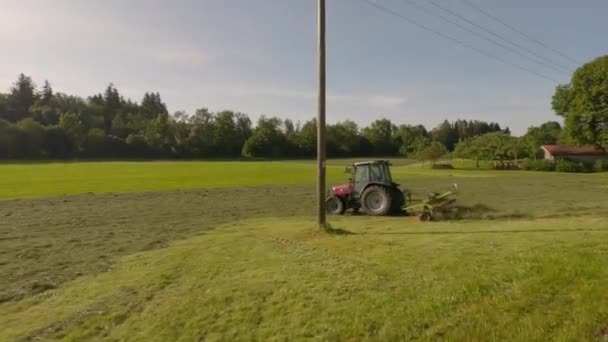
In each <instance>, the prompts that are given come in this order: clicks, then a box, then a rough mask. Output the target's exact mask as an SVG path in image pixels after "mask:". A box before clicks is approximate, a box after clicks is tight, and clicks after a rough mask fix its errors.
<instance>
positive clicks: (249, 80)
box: [0, 0, 608, 133]
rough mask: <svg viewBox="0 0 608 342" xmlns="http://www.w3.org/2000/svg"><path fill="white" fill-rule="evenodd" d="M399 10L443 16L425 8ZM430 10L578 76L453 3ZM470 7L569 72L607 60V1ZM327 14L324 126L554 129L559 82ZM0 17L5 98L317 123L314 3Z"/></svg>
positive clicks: (390, 21)
mask: <svg viewBox="0 0 608 342" xmlns="http://www.w3.org/2000/svg"><path fill="white" fill-rule="evenodd" d="M370 1H372V0H370ZM409 1H413V2H415V3H418V4H421V5H423V6H427V8H428V9H429V10H428V11H431V12H433V13H440V10H439V9H438V8H437V7H435V6H433V5H432V4H430V3H429V2H428V0H409ZM433 1H435V2H436V3H437V4H439V5H441V6H444V7H445V8H448V9H450V10H452V11H454V12H457V13H459V14H460V15H462V16H463V17H465V18H467V19H469V20H471V21H473V22H475V23H477V24H479V25H482V26H484V27H487V28H489V29H491V30H493V31H495V32H496V33H498V34H500V35H504V36H507V37H509V39H511V40H512V41H515V42H516V43H518V44H521V45H525V46H526V47H527V48H528V49H530V50H531V51H533V52H535V53H537V54H539V55H542V56H545V57H547V58H550V59H552V60H554V61H558V62H559V63H560V64H567V65H568V66H570V67H576V65H574V63H572V62H571V61H569V60H567V59H563V58H561V57H560V56H559V55H556V54H554V53H552V52H551V51H549V50H546V49H543V48H542V47H540V46H539V45H536V44H534V43H531V42H530V41H527V40H525V39H523V38H522V37H521V36H518V35H517V34H516V33H515V32H513V31H509V30H508V29H507V28H505V27H504V26H501V25H500V24H499V23H497V22H495V21H492V20H490V19H488V18H487V17H485V16H483V15H482V14H481V13H479V12H476V11H475V10H474V9H473V8H472V7H470V6H468V5H467V4H466V3H465V2H463V1H462V0H433ZM470 1H472V2H473V3H475V4H477V5H479V6H480V7H482V8H483V9H485V10H486V11H488V12H490V13H491V14H493V15H495V16H497V17H499V18H500V19H502V20H504V21H505V22H507V23H509V24H511V25H513V26H515V27H517V28H518V29H520V30H522V31H524V32H526V33H528V34H530V35H532V36H534V37H535V38H538V39H539V40H541V41H542V42H544V43H546V44H548V45H550V46H551V47H553V48H555V49H557V50H559V51H561V52H564V53H566V54H567V55H569V56H571V57H572V58H574V59H576V60H578V61H581V62H584V61H588V60H590V59H592V58H594V57H597V56H599V55H602V54H606V53H608V45H607V44H606V35H607V34H608V20H606V13H608V1H606V0H580V1H574V0H509V1H506V0H483V1H482V0H470ZM375 2H376V3H377V4H379V5H381V6H385V7H387V8H390V9H392V10H394V11H396V12H399V13H402V14H403V15H405V16H407V17H409V18H412V19H414V20H416V21H418V22H420V23H422V24H424V25H427V26H429V27H432V28H433V29H435V30H437V31H439V32H442V33H445V34H449V35H451V36H453V37H455V38H457V39H459V40H462V41H464V42H466V43H467V44H471V45H473V46H475V47H477V48H479V49H483V50H484V51H487V52H489V53H492V54H495V55H498V56H500V57H501V58H503V59H505V60H507V61H509V62H511V63H516V64H519V65H521V66H523V67H525V68H529V69H531V70H534V71H535V72H539V73H542V74H544V75H546V76H548V77H550V78H553V79H555V80H557V81H559V82H560V83H565V82H567V81H568V80H569V77H570V75H568V74H562V73H559V72H557V71H555V70H552V69H549V68H546V67H544V66H542V65H539V64H535V63H533V62H532V61H530V60H528V59H525V58H523V57H522V56H520V55H518V54H514V53H511V52H508V51H506V50H503V49H501V48H500V47H498V46H496V45H493V44H491V43H489V42H488V41H486V40H483V39H481V38H479V37H477V36H474V35H472V34H470V33H469V32H466V31H464V30H461V29H459V28H458V27H455V26H453V25H451V24H449V23H446V22H443V21H441V20H440V19H438V18H436V17H434V16H431V15H428V14H427V13H425V12H421V11H419V10H417V9H416V8H415V7H413V6H411V5H410V4H408V2H407V1H406V0H375ZM327 3H328V96H329V98H328V121H329V122H335V121H339V120H344V119H352V120H354V121H356V122H357V123H359V124H362V125H365V124H368V123H369V122H371V121H373V120H374V119H376V118H380V117H388V118H390V119H391V120H393V121H395V122H396V123H422V124H425V125H427V126H428V127H432V126H434V125H436V124H437V123H439V122H440V121H442V120H443V119H450V120H454V119H457V118H465V119H473V118H475V119H483V120H493V121H498V122H499V123H501V124H504V125H508V126H509V127H511V128H512V130H513V131H514V132H515V133H522V132H523V131H524V130H525V129H526V128H527V127H528V126H529V125H532V124H538V123H541V122H544V121H546V120H551V119H556V116H554V115H553V113H552V111H551V106H550V100H551V95H552V93H553V90H554V88H555V86H556V85H557V83H556V82H554V81H548V80H546V79H543V78H540V77H537V76H534V75H531V74H528V73H526V72H523V71H520V70H518V69H516V68H513V67H511V66H507V65H504V64H502V63H501V62H498V61H495V60H493V59H490V58H488V57H486V56H483V55H480V54H479V53H477V52H475V51H472V50H470V49H467V48H464V47H462V46H460V45H458V44H455V43H453V42H451V41H447V40H444V39H443V38H441V37H438V36H435V35H433V34H431V33H429V32H427V31H424V30H422V29H420V28H418V27H416V26H413V25H411V24H409V23H407V22H404V21H402V20H400V19H399V18H396V17H394V16H390V15H388V14H387V13H385V12H382V11H379V10H378V9H376V8H374V7H372V6H370V5H369V4H367V3H366V2H365V1H363V0H327ZM0 9H1V10H0V42H1V45H0V46H2V53H1V54H0V60H1V61H0V86H1V87H2V88H3V89H8V88H9V86H10V84H11V83H12V82H13V81H14V80H15V78H16V76H17V75H18V74H19V73H21V72H24V73H26V74H28V75H31V76H32V77H33V78H34V79H35V80H36V81H37V82H38V83H42V81H43V80H44V79H48V80H50V81H51V83H52V84H53V86H54V88H55V89H56V90H59V91H64V92H68V93H74V94H79V95H82V96H87V95H90V94H93V93H96V92H100V91H102V90H103V89H104V88H105V87H106V86H107V84H108V83H110V82H113V83H114V84H115V85H116V86H117V87H118V88H119V90H120V91H121V92H122V94H124V95H125V96H126V97H130V98H132V99H134V100H140V99H141V97H142V95H143V93H144V92H145V91H159V92H160V93H161V95H162V96H163V99H164V100H165V101H166V102H167V104H168V106H169V109H170V110H171V111H176V110H187V111H193V110H194V109H195V108H199V107H208V108H210V109H211V110H222V109H233V110H238V111H242V112H246V113H248V114H250V115H251V116H252V117H253V118H254V119H255V118H257V117H258V116H259V115H260V114H268V115H276V116H280V117H290V118H293V119H296V120H301V121H304V120H307V119H309V118H311V117H313V116H314V115H315V97H314V96H315V95H314V94H315V87H316V50H315V49H316V40H315V39H316V26H315V25H316V0H174V1H156V0H147V1H143V0H130V1H123V0H104V1H97V0H87V1H80V0H71V1H68V0H54V1H33V0H19V1H18V0H0ZM444 15H447V14H445V13H444ZM452 20H459V19H455V18H453V19H452ZM460 22H461V23H462V24H463V25H468V24H467V23H465V22H462V21H460ZM473 29H474V28H473ZM490 37H491V36H490ZM493 38H494V39H497V38H495V37H493Z"/></svg>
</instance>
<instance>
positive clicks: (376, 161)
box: [353, 160, 388, 166]
mask: <svg viewBox="0 0 608 342" xmlns="http://www.w3.org/2000/svg"><path fill="white" fill-rule="evenodd" d="M385 163H387V164H388V160H368V161H362V162H357V163H353V165H354V166H361V165H369V164H385Z"/></svg>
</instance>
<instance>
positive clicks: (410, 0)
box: [404, 0, 571, 74]
mask: <svg viewBox="0 0 608 342" xmlns="http://www.w3.org/2000/svg"><path fill="white" fill-rule="evenodd" d="M404 1H405V2H407V3H409V4H410V5H411V6H414V7H416V8H417V9H418V10H420V11H423V12H426V13H428V14H430V15H432V16H435V17H438V18H440V19H441V20H443V21H445V22H448V23H450V24H452V25H455V26H458V27H459V28H461V29H463V30H465V31H467V32H469V33H472V34H474V35H476V36H478V37H481V38H482V39H484V40H487V41H489V42H490V43H492V44H494V45H496V46H499V47H501V48H503V49H505V50H507V51H510V52H513V53H516V54H518V55H520V56H522V57H524V58H527V59H529V60H531V61H532V62H534V63H536V64H539V65H542V66H545V67H547V68H550V69H552V70H554V71H557V72H560V73H564V74H570V72H571V70H570V71H565V70H564V69H562V68H557V67H555V66H553V65H551V64H548V63H546V62H543V61H542V60H538V59H536V58H534V57H531V56H528V55H526V54H525V53H522V52H521V51H518V50H515V49H513V48H511V47H509V46H507V45H505V44H502V43H500V42H497V41H496V40H494V39H492V38H489V37H487V36H485V35H483V34H481V33H479V32H477V31H475V30H472V29H470V28H468V27H467V26H465V25H462V24H460V23H459V22H457V21H454V20H452V19H450V18H448V17H445V16H443V15H441V14H439V13H435V12H433V11H431V10H430V9H429V8H426V7H424V6H421V5H420V4H418V3H416V2H414V1H412V0H404Z"/></svg>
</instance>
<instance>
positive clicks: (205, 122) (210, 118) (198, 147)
mask: <svg viewBox="0 0 608 342" xmlns="http://www.w3.org/2000/svg"><path fill="white" fill-rule="evenodd" d="M188 120H189V124H190V134H189V135H188V138H187V140H186V146H187V149H188V150H189V151H190V153H191V154H192V155H194V156H196V157H209V156H211V155H212V154H213V149H214V145H213V132H214V127H215V117H214V115H213V114H212V113H211V112H209V110H208V109H207V108H200V109H197V110H196V112H195V114H194V116H192V117H191V118H189V119H188Z"/></svg>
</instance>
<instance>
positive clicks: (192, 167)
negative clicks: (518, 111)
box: [0, 159, 608, 199]
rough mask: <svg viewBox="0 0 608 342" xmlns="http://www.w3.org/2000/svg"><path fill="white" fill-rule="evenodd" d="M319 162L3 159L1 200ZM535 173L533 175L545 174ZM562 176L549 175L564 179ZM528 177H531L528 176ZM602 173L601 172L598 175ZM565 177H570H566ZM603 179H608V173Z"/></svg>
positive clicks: (466, 173)
mask: <svg viewBox="0 0 608 342" xmlns="http://www.w3.org/2000/svg"><path fill="white" fill-rule="evenodd" d="M351 162H352V160H330V161H328V166H327V177H328V180H329V182H330V183H336V182H345V181H346V180H347V178H348V175H346V174H344V168H345V166H346V165H349V164H350V163H351ZM394 164H395V166H394V167H393V177H394V178H395V179H396V180H398V181H405V182H409V181H411V180H417V179H427V178H434V179H439V178H440V179H452V180H454V181H455V182H458V181H460V180H461V179H469V178H486V177H492V178H495V177H505V176H506V177H518V176H520V175H522V173H520V172H489V171H487V170H429V169H425V168H419V167H417V166H414V165H411V162H410V161H408V160H399V159H396V160H395V161H394ZM315 175H316V166H315V164H314V163H313V162H311V161H298V162H85V163H76V162H74V163H40V164H35V163H34V164H0V199H11V198H34V197H48V196H61V195H73V194H82V193H108V192H112V193H120V192H142V191H159V190H175V189H182V190H183V189H198V188H226V187H240V186H260V185H290V184H314V182H315V181H316V178H315ZM545 176H546V174H543V173H536V174H534V175H530V178H537V179H542V178H543V177H545ZM562 176H563V175H557V176H553V175H552V176H547V177H554V178H555V179H560V177H562ZM526 177H528V176H526ZM600 177H601V176H600ZM564 179H567V178H565V177H564ZM603 179H605V180H608V177H607V176H606V174H604V178H603Z"/></svg>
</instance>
